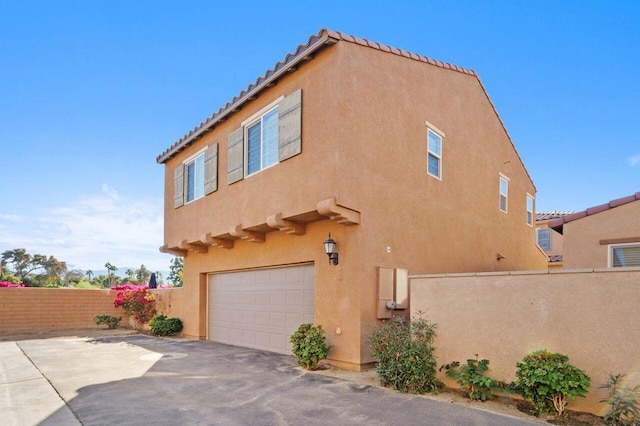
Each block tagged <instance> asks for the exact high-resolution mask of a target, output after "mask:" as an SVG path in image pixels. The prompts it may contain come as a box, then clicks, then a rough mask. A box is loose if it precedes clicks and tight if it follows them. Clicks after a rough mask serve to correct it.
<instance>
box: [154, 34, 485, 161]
mask: <svg viewBox="0 0 640 426" xmlns="http://www.w3.org/2000/svg"><path fill="white" fill-rule="evenodd" d="M327 38H328V39H333V42H335V41H340V40H342V41H345V42H349V43H355V44H357V45H361V46H365V47H369V48H372V49H376V50H379V51H381V52H386V53H392V54H395V55H398V56H403V57H406V58H409V59H413V60H416V61H420V62H424V63H427V64H430V65H435V66H437V67H440V68H444V69H449V70H453V71H457V72H460V73H463V74H468V75H471V76H474V77H476V78H478V75H477V74H476V73H475V71H473V70H470V69H466V68H463V67H460V66H458V65H454V64H450V63H447V62H442V61H438V60H434V59H431V58H429V57H427V56H422V55H420V54H417V53H413V52H409V51H406V50H403V49H398V48H395V47H393V46H389V45H386V44H382V43H379V42H375V41H372V40H369V39H366V38H360V37H356V36H353V35H350V34H346V33H343V32H341V31H334V30H331V29H328V28H322V29H321V30H320V31H319V32H318V33H317V34H312V35H311V36H309V38H308V40H307V42H306V43H303V44H299V45H298V46H297V47H296V49H295V51H294V52H289V53H287V55H286V56H285V58H284V60H283V61H278V62H276V64H275V65H274V66H273V67H272V68H269V69H267V70H266V71H265V73H264V74H263V75H261V76H259V77H257V78H256V80H255V81H254V82H253V83H250V84H249V85H248V86H247V87H246V88H245V89H244V90H242V91H241V92H240V94H239V95H236V96H234V97H233V99H232V100H231V101H229V102H227V103H226V104H225V105H224V106H223V107H220V109H218V111H217V112H214V113H212V114H211V115H210V116H208V117H207V118H206V119H205V120H204V121H203V124H202V125H201V126H199V127H197V129H198V130H197V131H196V132H194V131H193V130H192V131H190V132H189V133H187V134H186V135H184V136H182V137H181V138H180V139H178V141H176V142H175V143H174V144H173V145H171V147H170V148H168V149H166V150H165V151H164V152H163V153H162V154H160V155H159V156H158V157H157V158H156V161H157V162H158V163H164V162H165V161H167V160H168V159H169V158H171V157H173V155H174V154H175V153H177V152H178V151H180V150H182V149H183V148H184V147H186V146H188V145H189V144H190V143H191V142H193V140H194V139H195V138H196V137H197V136H198V135H199V134H200V132H201V131H202V132H206V131H207V130H208V128H209V127H210V126H214V125H215V123H216V122H217V120H218V119H219V118H220V117H221V116H223V115H225V113H226V112H227V111H229V110H230V109H231V110H233V108H232V107H237V106H238V105H235V104H236V102H244V100H245V98H246V97H247V95H248V94H250V93H251V92H252V91H254V90H260V89H261V88H260V86H261V84H262V83H264V82H265V81H266V80H268V79H269V78H271V77H272V76H273V75H275V74H276V73H278V72H279V71H281V70H282V69H283V68H285V67H286V66H287V65H288V64H290V63H291V62H293V61H295V60H296V58H298V57H300V56H301V55H304V53H305V52H306V51H307V50H308V49H310V48H313V49H314V50H315V49H316V48H319V47H321V46H322V45H324V44H327V43H329V44H332V42H331V41H328V40H327ZM479 80H480V79H479V78H478V81H479ZM480 84H481V85H482V83H481V82H480ZM494 110H495V108H494Z"/></svg>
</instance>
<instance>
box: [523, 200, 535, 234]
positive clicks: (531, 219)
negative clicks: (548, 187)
mask: <svg viewBox="0 0 640 426" xmlns="http://www.w3.org/2000/svg"><path fill="white" fill-rule="evenodd" d="M529 201H531V203H529ZM526 203H527V205H526V210H527V213H526V219H525V220H526V221H527V225H529V226H531V227H533V223H534V222H535V218H534V216H533V212H534V206H535V197H534V196H533V195H531V194H529V193H528V192H527V201H526ZM529 204H531V208H529Z"/></svg>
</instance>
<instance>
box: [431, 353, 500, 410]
mask: <svg viewBox="0 0 640 426" xmlns="http://www.w3.org/2000/svg"><path fill="white" fill-rule="evenodd" d="M443 369H444V370H446V371H445V375H446V376H447V377H450V378H452V379H454V380H455V381H456V382H458V384H459V385H460V387H461V388H462V391H463V393H464V396H466V397H467V398H469V399H471V400H475V401H486V400H488V399H491V398H493V391H495V390H501V391H504V389H505V386H506V385H505V384H504V383H503V382H499V381H498V380H494V379H492V378H490V377H486V376H485V373H486V372H487V370H488V369H489V360H488V359H482V360H478V354H476V358H475V359H468V360H467V364H466V365H463V366H460V363H459V362H458V361H453V362H452V363H451V364H446V365H443V366H442V367H440V371H442V370H443Z"/></svg>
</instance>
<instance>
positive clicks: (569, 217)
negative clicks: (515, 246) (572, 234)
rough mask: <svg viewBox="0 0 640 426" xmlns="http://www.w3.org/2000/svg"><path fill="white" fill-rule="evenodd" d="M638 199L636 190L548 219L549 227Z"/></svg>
mask: <svg viewBox="0 0 640 426" xmlns="http://www.w3.org/2000/svg"><path fill="white" fill-rule="evenodd" d="M639 200H640V192H636V193H635V194H633V195H629V196H628V197H623V198H617V199H615V200H611V201H609V202H608V203H605V204H600V205H599V206H594V207H590V208H588V209H586V210H584V211H581V212H577V213H573V214H569V215H565V216H561V217H559V218H557V219H553V220H551V221H549V224H548V225H549V228H561V227H562V225H564V224H565V223H569V222H573V221H574V220H578V219H582V218H583V217H587V216H592V215H594V214H598V213H602V212H604V211H607V210H611V209H614V208H616V207H619V206H623V205H625V204H629V203H632V202H634V201H639Z"/></svg>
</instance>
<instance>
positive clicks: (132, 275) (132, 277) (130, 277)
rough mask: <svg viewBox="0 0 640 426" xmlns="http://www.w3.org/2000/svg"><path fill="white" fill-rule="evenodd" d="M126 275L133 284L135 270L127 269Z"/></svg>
mask: <svg viewBox="0 0 640 426" xmlns="http://www.w3.org/2000/svg"><path fill="white" fill-rule="evenodd" d="M125 274H126V275H127V281H129V282H130V283H133V282H134V281H135V275H136V273H135V272H134V270H133V269H127V271H126V272H125Z"/></svg>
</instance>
